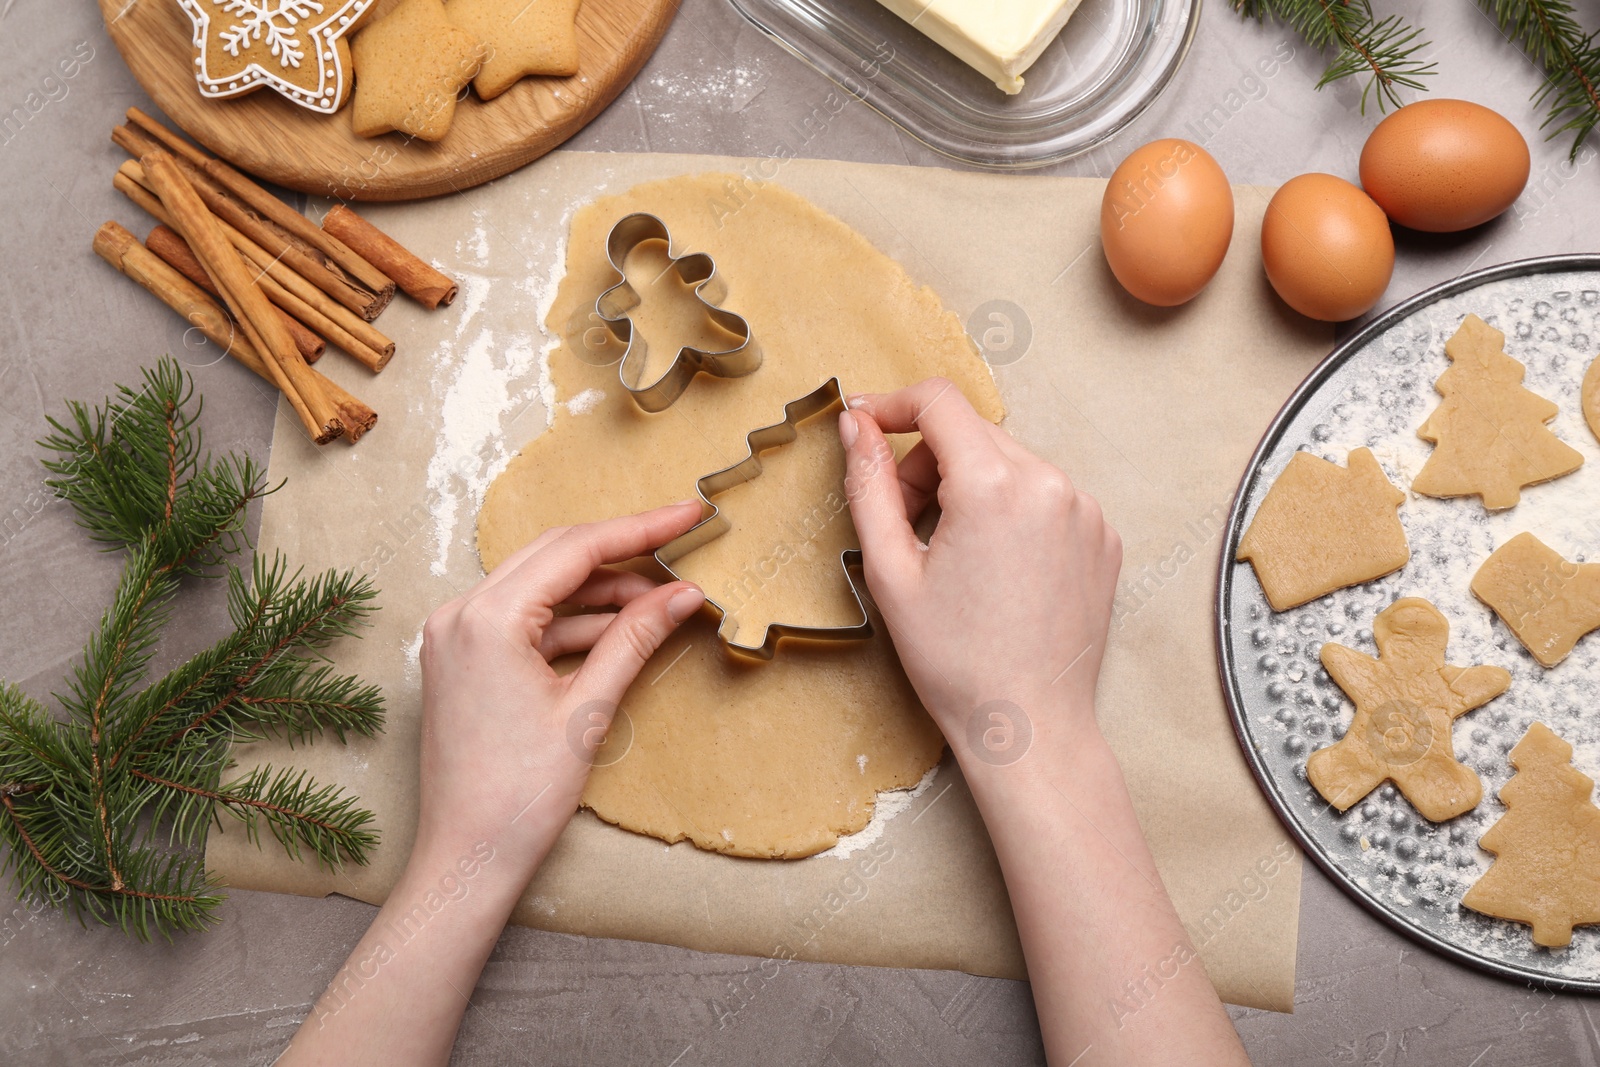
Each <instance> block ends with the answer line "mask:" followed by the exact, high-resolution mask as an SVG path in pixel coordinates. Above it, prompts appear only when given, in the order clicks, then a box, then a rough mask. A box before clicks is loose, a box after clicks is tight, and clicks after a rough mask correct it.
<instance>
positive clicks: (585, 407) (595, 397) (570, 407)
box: [566, 389, 606, 415]
mask: <svg viewBox="0 0 1600 1067" xmlns="http://www.w3.org/2000/svg"><path fill="white" fill-rule="evenodd" d="M605 398H606V394H605V390H603V389H585V390H584V391H583V392H581V393H579V394H578V395H577V396H575V397H573V398H572V399H571V400H569V401H567V405H566V406H567V413H568V414H569V415H587V414H588V413H589V412H591V411H593V410H594V406H595V405H596V404H598V403H600V401H602V400H604V399H605Z"/></svg>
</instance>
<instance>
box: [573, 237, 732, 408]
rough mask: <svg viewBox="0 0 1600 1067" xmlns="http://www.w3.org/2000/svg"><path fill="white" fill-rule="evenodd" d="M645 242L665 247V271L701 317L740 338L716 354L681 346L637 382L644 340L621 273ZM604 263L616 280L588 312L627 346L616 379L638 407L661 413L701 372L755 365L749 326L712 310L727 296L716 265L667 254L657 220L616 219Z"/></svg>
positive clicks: (633, 293)
mask: <svg viewBox="0 0 1600 1067" xmlns="http://www.w3.org/2000/svg"><path fill="white" fill-rule="evenodd" d="M645 241H662V242H664V243H665V244H666V246H667V259H668V261H669V262H670V264H671V266H670V267H669V268H668V269H669V270H675V271H677V272H678V277H680V278H682V279H683V281H684V283H685V284H686V285H692V286H693V287H694V295H695V298H696V299H698V300H699V301H700V303H701V305H702V306H703V307H704V309H705V313H706V317H707V318H709V319H711V321H712V322H715V323H716V324H717V325H718V326H720V327H722V328H723V329H724V330H727V331H728V332H729V333H730V334H733V335H734V336H735V337H738V338H741V340H740V341H739V343H738V344H735V345H733V346H731V347H729V348H725V349H718V350H708V349H703V348H694V347H691V346H689V345H684V346H683V347H682V348H680V349H678V353H677V355H676V356H674V357H673V360H672V364H671V366H669V367H668V368H667V369H666V370H665V371H663V372H662V373H661V375H660V376H659V377H658V378H656V380H655V381H653V382H641V381H640V380H639V379H640V378H641V377H642V376H643V374H644V369H645V356H646V350H645V341H644V338H643V337H640V336H638V334H637V333H636V331H635V330H634V328H633V320H632V319H631V318H630V317H629V312H631V311H632V310H633V309H634V308H636V307H638V306H639V303H640V298H639V293H638V291H637V290H635V289H634V288H633V286H632V285H631V284H629V282H628V276H627V275H626V274H625V273H623V269H622V267H623V263H624V262H625V261H626V260H627V258H628V253H630V252H632V251H633V250H634V248H636V247H637V246H638V245H640V244H643V243H644V242H645ZM606 259H607V260H608V261H609V262H610V264H611V269H612V270H613V271H614V272H615V273H616V276H617V278H618V279H619V280H618V281H617V282H615V283H614V284H613V285H612V286H611V287H610V288H609V289H607V290H606V291H605V292H603V293H601V294H600V297H599V299H597V300H596V301H595V302H594V310H595V314H596V315H598V316H599V317H600V321H602V322H603V323H605V325H606V329H607V331H609V332H610V334H611V335H612V336H613V337H615V338H616V339H617V340H618V341H621V342H623V343H624V344H626V345H627V348H626V349H625V350H624V351H623V353H622V359H621V360H620V361H619V362H618V364H617V377H618V379H619V380H620V381H621V382H622V387H623V388H624V389H626V390H627V391H628V394H629V395H630V396H632V397H633V399H634V402H635V403H637V404H638V405H639V407H640V408H642V409H644V410H645V411H651V412H655V411H665V410H666V409H667V408H669V407H671V406H672V403H673V401H675V400H677V399H678V397H680V396H682V395H683V391H684V390H685V389H687V388H689V383H690V381H692V380H693V379H694V376H695V375H696V374H699V373H701V372H702V371H703V372H705V373H706V374H710V375H713V376H715V377H718V378H740V377H743V376H744V375H746V374H749V373H750V372H751V371H753V370H755V369H756V368H757V367H759V366H761V350H760V348H759V347H758V346H757V345H756V343H755V340H754V339H753V338H752V337H751V336H750V324H749V323H748V322H746V321H745V320H744V318H743V317H741V316H739V315H735V314H734V313H733V312H731V311H725V310H723V309H722V308H721V307H718V306H717V305H718V304H720V303H721V302H722V300H723V299H724V298H726V297H727V295H728V286H727V283H726V282H724V281H723V280H722V279H721V278H720V277H719V276H718V275H717V265H716V263H715V262H714V261H713V260H712V259H711V257H710V256H709V255H707V254H706V253H704V252H695V253H692V254H690V255H687V256H682V257H679V256H676V255H673V252H672V234H671V233H670V232H668V230H667V224H666V223H664V222H662V221H661V220H660V219H659V218H657V217H656V216H654V215H650V214H646V213H644V212H635V213H634V214H632V215H626V216H624V217H623V218H621V219H619V220H618V221H617V224H616V225H615V226H612V227H611V233H610V234H609V235H608V236H607V237H606Z"/></svg>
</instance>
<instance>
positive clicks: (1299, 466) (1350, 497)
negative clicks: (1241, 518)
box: [1238, 448, 1411, 611]
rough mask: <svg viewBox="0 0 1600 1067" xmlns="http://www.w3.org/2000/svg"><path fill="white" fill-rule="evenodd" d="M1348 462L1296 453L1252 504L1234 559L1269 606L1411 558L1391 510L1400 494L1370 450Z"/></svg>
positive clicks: (1313, 595)
mask: <svg viewBox="0 0 1600 1067" xmlns="http://www.w3.org/2000/svg"><path fill="white" fill-rule="evenodd" d="M1348 463H1349V467H1348V468H1346V467H1341V466H1339V465H1338V464H1337V463H1329V462H1328V461H1327V460H1325V459H1318V458H1317V457H1316V456H1313V455H1312V454H1311V453H1309V452H1296V453H1295V454H1294V455H1293V456H1291V457H1290V458H1289V465H1288V466H1287V467H1285V468H1284V469H1283V473H1282V474H1280V475H1278V480H1277V481H1275V482H1273V483H1272V488H1271V489H1269V490H1267V495H1266V497H1265V499H1263V500H1262V501H1261V506H1260V507H1259V508H1257V509H1256V515H1255V518H1254V519H1252V520H1251V521H1250V529H1249V530H1247V531H1245V535H1244V538H1243V539H1242V540H1241V541H1240V542H1239V553H1238V558H1239V559H1241V560H1245V559H1247V560H1249V561H1250V563H1251V565H1252V566H1254V567H1255V571H1256V577H1257V578H1258V579H1259V580H1260V582H1261V589H1262V591H1263V592H1264V593H1266V595H1267V603H1269V604H1271V605H1272V610H1273V611H1287V610H1289V609H1290V608H1293V607H1298V606H1299V605H1301V604H1304V603H1307V602H1308V601H1312V600H1315V599H1317V598H1318V597H1320V596H1326V595H1327V594H1329V593H1331V592H1333V591H1334V590H1335V589H1342V588H1344V587H1345V586H1347V585H1359V584H1360V583H1361V582H1370V581H1372V580H1373V579H1374V578H1382V577H1383V576H1384V575H1385V574H1391V573H1393V572H1394V571H1397V570H1399V569H1400V568H1401V567H1403V566H1405V564H1406V560H1408V559H1410V558H1411V549H1410V548H1409V547H1408V546H1407V545H1406V532H1405V530H1404V529H1403V528H1402V527H1401V525H1400V516H1399V515H1398V514H1397V513H1396V512H1397V509H1398V508H1399V507H1400V505H1401V504H1402V503H1404V501H1405V498H1406V497H1405V494H1404V493H1402V492H1401V491H1400V490H1398V489H1396V488H1395V487H1394V486H1393V485H1392V484H1390V482H1389V479H1388V478H1386V477H1384V473H1383V468H1382V467H1380V466H1378V461H1377V460H1376V459H1375V458H1373V455H1372V452H1371V451H1370V450H1368V449H1365V448H1358V449H1356V450H1355V451H1353V452H1351V453H1350V458H1349V460H1348Z"/></svg>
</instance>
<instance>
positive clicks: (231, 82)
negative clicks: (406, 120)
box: [178, 0, 377, 112]
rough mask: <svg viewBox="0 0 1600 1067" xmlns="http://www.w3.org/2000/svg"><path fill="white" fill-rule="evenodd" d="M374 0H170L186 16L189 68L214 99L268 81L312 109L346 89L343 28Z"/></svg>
mask: <svg viewBox="0 0 1600 1067" xmlns="http://www.w3.org/2000/svg"><path fill="white" fill-rule="evenodd" d="M376 3H377V0H178V6H179V7H181V8H182V9H183V11H184V13H185V14H187V15H188V16H189V21H190V22H191V23H193V24H194V76H195V80H196V81H197V82H198V83H199V86H200V95H201V96H204V97H208V98H211V99H215V100H221V99H224V98H227V97H231V96H242V95H244V94H245V93H249V92H254V91H255V90H257V89H261V88H268V89H272V90H275V91H276V92H278V93H281V94H282V95H283V96H284V97H285V98H286V99H289V100H292V101H294V102H295V103H296V104H299V105H300V106H301V107H304V108H310V109H311V110H312V111H320V112H334V111H337V110H339V108H340V107H342V106H343V105H344V102H345V98H346V97H348V96H349V95H350V75H349V71H350V46H349V45H348V44H346V43H345V36H346V35H347V34H349V33H351V32H353V31H354V30H355V29H356V28H357V27H358V26H359V25H360V24H361V23H362V22H363V21H365V20H366V19H367V17H368V16H369V15H371V13H372V12H373V10H374V9H375V5H376Z"/></svg>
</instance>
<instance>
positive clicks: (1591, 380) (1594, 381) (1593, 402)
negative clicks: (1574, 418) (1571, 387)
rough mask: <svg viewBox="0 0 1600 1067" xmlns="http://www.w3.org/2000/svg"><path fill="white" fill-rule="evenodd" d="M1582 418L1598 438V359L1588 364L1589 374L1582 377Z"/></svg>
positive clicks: (1599, 435) (1599, 412)
mask: <svg viewBox="0 0 1600 1067" xmlns="http://www.w3.org/2000/svg"><path fill="white" fill-rule="evenodd" d="M1583 418H1584V421H1585V422H1587V423H1588V424H1589V429H1591V430H1593V431H1594V435H1595V436H1596V437H1600V357H1597V358H1596V359H1595V361H1594V362H1593V363H1591V364H1589V373H1588V374H1585V375H1584V376H1583Z"/></svg>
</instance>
